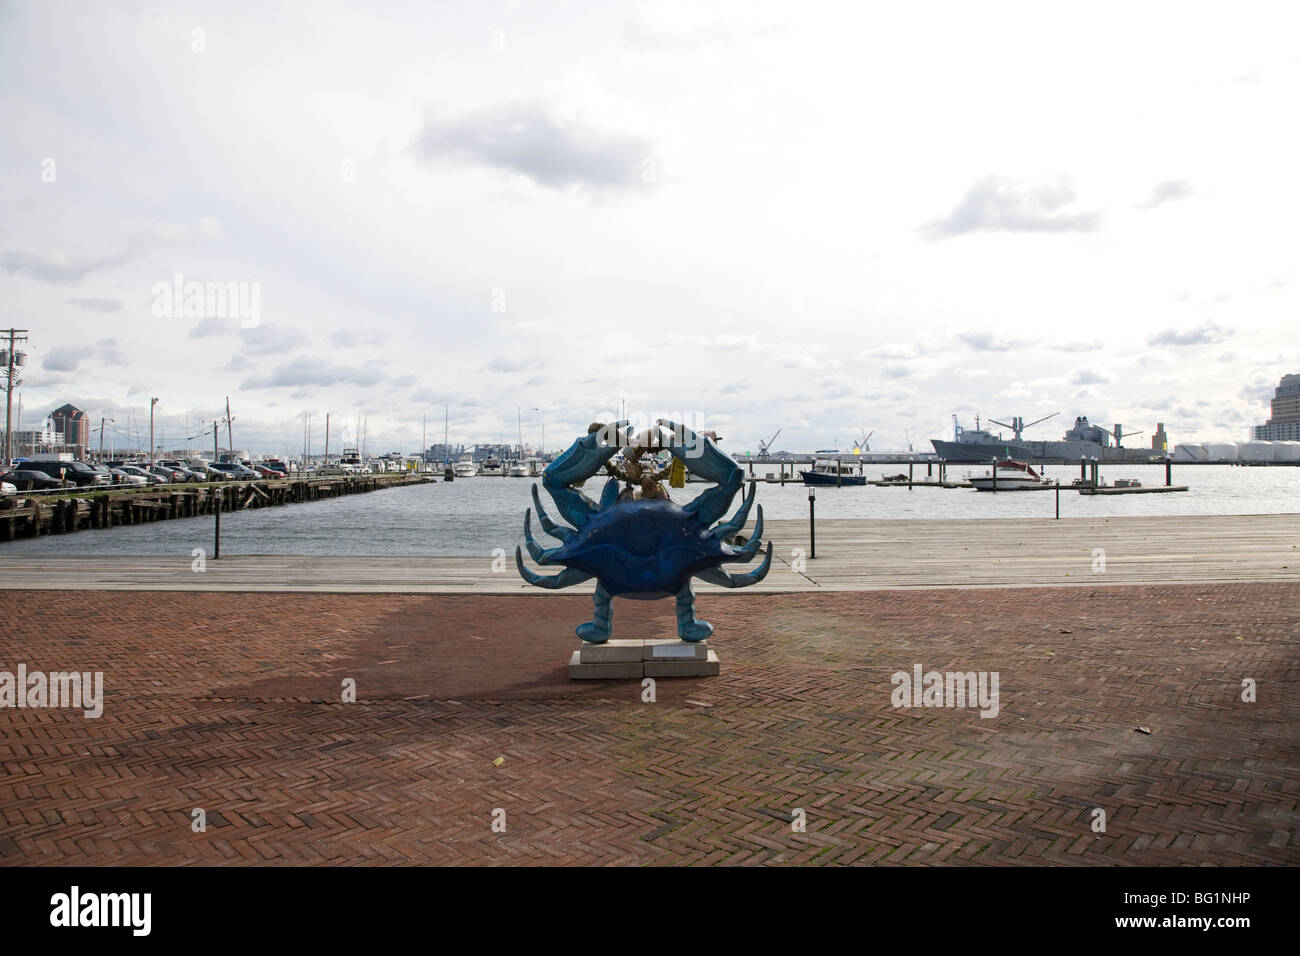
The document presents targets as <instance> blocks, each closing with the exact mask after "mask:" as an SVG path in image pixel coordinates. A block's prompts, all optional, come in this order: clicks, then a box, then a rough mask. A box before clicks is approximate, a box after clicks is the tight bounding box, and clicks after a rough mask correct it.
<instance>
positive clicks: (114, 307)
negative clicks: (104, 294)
mask: <svg viewBox="0 0 1300 956" xmlns="http://www.w3.org/2000/svg"><path fill="white" fill-rule="evenodd" d="M68 304H69V305H75V306H77V307H78V308H82V309H85V310H86V311H87V312H117V311H119V310H120V309H121V308H122V300H121V299H69V300H68Z"/></svg>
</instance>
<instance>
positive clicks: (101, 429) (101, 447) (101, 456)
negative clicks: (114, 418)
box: [99, 416, 107, 461]
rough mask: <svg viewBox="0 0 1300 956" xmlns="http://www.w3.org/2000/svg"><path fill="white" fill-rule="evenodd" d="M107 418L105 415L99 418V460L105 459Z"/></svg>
mask: <svg viewBox="0 0 1300 956" xmlns="http://www.w3.org/2000/svg"><path fill="white" fill-rule="evenodd" d="M106 420H107V419H105V418H104V416H100V419H99V460H100V461H103V460H104V422H105V421H106Z"/></svg>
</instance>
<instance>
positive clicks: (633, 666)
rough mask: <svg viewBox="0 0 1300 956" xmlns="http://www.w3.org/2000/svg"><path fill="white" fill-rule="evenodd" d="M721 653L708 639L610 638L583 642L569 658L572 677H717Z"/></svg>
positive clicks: (593, 678) (579, 678)
mask: <svg viewBox="0 0 1300 956" xmlns="http://www.w3.org/2000/svg"><path fill="white" fill-rule="evenodd" d="M721 670H722V668H721V665H720V664H719V662H718V655H717V654H715V653H714V652H713V651H712V650H710V649H709V646H708V641H698V642H696V643H691V642H690V641H677V640H667V639H663V638H649V639H643V640H611V641H606V642H605V643H604V644H583V645H582V647H581V648H580V649H578V650H576V651H574V652H573V656H572V657H570V658H569V678H570V679H571V680H611V679H619V678H639V677H716V676H717V675H718V674H719V673H721Z"/></svg>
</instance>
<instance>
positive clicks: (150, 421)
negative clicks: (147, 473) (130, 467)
mask: <svg viewBox="0 0 1300 956" xmlns="http://www.w3.org/2000/svg"><path fill="white" fill-rule="evenodd" d="M157 404H158V399H156V398H151V399H149V469H150V470H151V471H152V470H153V407H154V406H155V405H157Z"/></svg>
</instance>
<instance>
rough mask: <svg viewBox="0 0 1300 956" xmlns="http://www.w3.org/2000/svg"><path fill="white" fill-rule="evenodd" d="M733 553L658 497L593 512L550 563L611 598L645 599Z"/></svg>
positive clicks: (678, 507)
mask: <svg viewBox="0 0 1300 956" xmlns="http://www.w3.org/2000/svg"><path fill="white" fill-rule="evenodd" d="M728 558H730V559H732V560H735V559H736V549H735V548H732V547H730V546H728V545H726V544H723V543H722V542H721V541H718V540H717V539H715V538H714V537H713V535H712V534H711V533H710V532H709V528H708V527H707V526H705V525H701V524H700V523H699V521H698V520H697V519H696V518H695V517H694V516H693V515H691V514H690V513H688V512H687V511H686V510H685V509H684V508H682V507H681V505H678V504H675V503H674V502H672V501H668V500H667V499H663V498H656V499H651V500H649V501H624V502H620V503H618V504H615V505H612V506H611V507H609V508H607V509H605V510H603V511H598V512H597V513H596V514H595V515H594V516H593V517H592V519H591V520H590V521H589V522H587V525H586V527H584V528H583V529H582V530H581V531H579V532H578V534H577V536H576V537H574V538H573V540H572V541H569V542H567V543H565V544H563V545H561V546H560V547H559V548H557V549H556V550H555V551H554V552H553V553H552V554H551V555H550V560H551V561H554V562H555V563H557V564H563V565H565V566H566V567H570V568H577V569H578V570H580V571H585V572H586V573H587V574H589V575H591V576H592V577H594V578H596V579H597V580H598V581H599V582H600V583H601V585H603V586H604V588H605V590H606V591H608V592H609V593H610V594H612V595H614V596H615V597H629V598H638V599H644V600H654V599H656V598H663V597H668V596H670V595H673V594H676V593H677V592H678V591H680V590H681V589H682V588H683V587H684V586H685V585H686V582H687V581H689V580H690V579H691V578H692V577H693V576H694V575H695V574H697V573H699V572H700V571H703V570H705V569H706V568H710V567H717V566H718V565H719V564H721V563H722V562H723V561H724V560H727V559H728Z"/></svg>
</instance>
